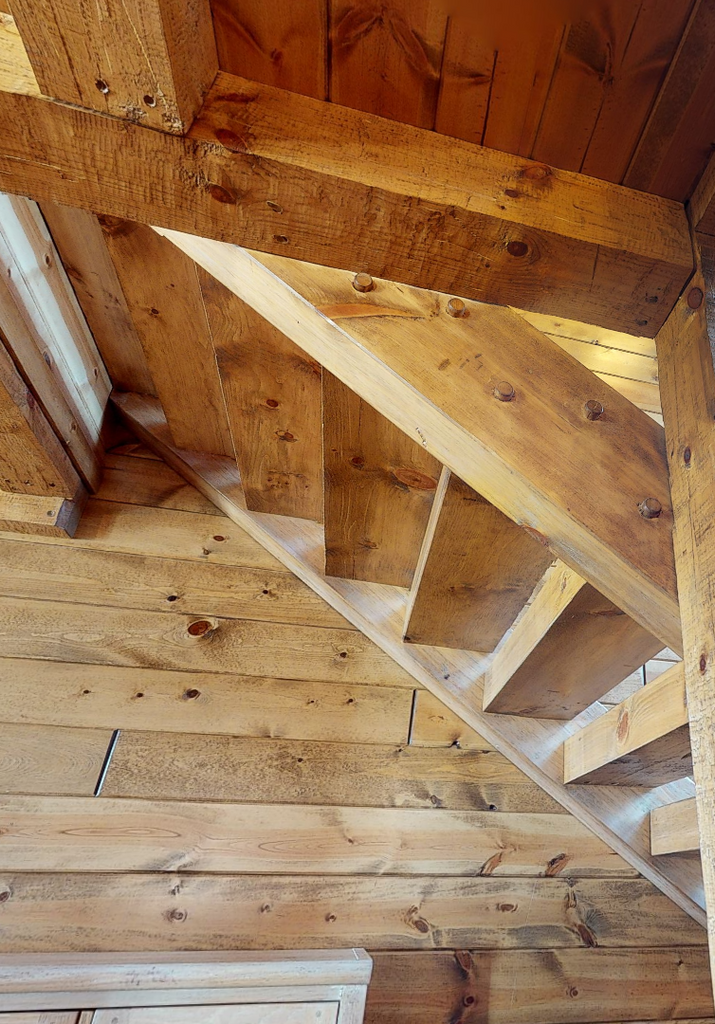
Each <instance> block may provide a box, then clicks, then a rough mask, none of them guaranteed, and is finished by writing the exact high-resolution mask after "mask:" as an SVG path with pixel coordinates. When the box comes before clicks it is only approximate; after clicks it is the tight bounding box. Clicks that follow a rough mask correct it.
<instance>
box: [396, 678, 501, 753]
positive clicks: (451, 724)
mask: <svg viewBox="0 0 715 1024" xmlns="http://www.w3.org/2000/svg"><path fill="white" fill-rule="evenodd" d="M410 743H411V744H412V745H413V746H416V747H457V748H458V749H460V750H492V749H493V747H492V745H491V744H490V743H488V742H487V741H486V740H485V739H484V737H483V736H480V735H479V733H478V732H475V730H474V729H470V728H469V726H468V725H465V723H464V722H463V721H462V719H461V718H460V717H459V716H458V715H455V713H454V712H453V711H450V709H449V708H448V707H447V706H446V704H443V703H442V701H441V700H439V699H438V698H437V697H435V695H434V694H433V693H430V691H429V690H416V691H415V706H414V713H413V715H412V731H411V733H410Z"/></svg>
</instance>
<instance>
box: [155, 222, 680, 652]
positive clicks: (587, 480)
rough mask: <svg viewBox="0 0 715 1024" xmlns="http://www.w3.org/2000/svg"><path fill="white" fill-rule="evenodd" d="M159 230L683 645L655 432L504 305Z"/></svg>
mask: <svg viewBox="0 0 715 1024" xmlns="http://www.w3.org/2000/svg"><path fill="white" fill-rule="evenodd" d="M159 233H160V234H164V235H165V236H166V237H168V238H169V239H170V240H171V241H173V242H174V243H175V244H176V245H178V246H179V248H181V249H182V250H183V251H184V252H185V253H186V254H187V255H188V256H190V257H191V258H192V259H194V260H195V261H196V262H197V263H199V264H200V266H202V267H203V268H204V270H206V271H207V272H208V273H209V274H212V275H213V276H214V277H216V278H217V279H218V280H219V281H221V283H222V284H224V285H225V286H226V287H227V288H228V289H229V290H230V291H233V292H234V293H235V294H236V295H238V296H239V298H240V299H242V300H243V301H244V302H246V303H248V305H250V306H252V307H253V308H254V309H255V310H256V312H258V313H259V314H260V315H261V316H263V317H264V318H265V319H266V320H268V321H269V322H270V323H272V324H273V326H274V327H276V328H277V329H278V330H279V331H282V332H283V333H284V334H285V335H287V336H288V337H289V338H291V340H292V341H294V342H295V343H296V344H297V345H298V346H299V347H300V348H302V349H303V350H304V351H305V352H307V353H308V355H309V356H311V357H312V358H313V359H314V360H315V361H316V362H318V363H319V364H320V365H321V366H323V367H324V368H325V369H326V370H328V371H329V372H330V373H332V374H334V375H335V376H336V377H338V378H339V379H340V380H341V381H342V382H343V383H344V384H345V385H347V387H349V388H350V389H351V390H353V391H355V392H356V393H357V394H358V395H359V396H360V397H361V398H362V399H363V400H364V401H366V402H367V403H368V404H370V405H372V406H373V407H374V408H375V409H377V410H378V412H380V413H381V414H382V415H383V416H385V417H387V419H389V420H390V421H391V422H392V423H394V424H395V426H397V427H399V428H400V430H403V431H404V432H405V433H406V434H407V435H408V436H409V437H412V438H414V439H415V440H416V441H417V442H418V443H419V444H421V445H422V446H423V447H424V448H425V449H426V451H428V452H429V453H430V454H431V455H433V456H434V457H435V458H437V459H438V460H439V461H440V462H441V463H442V464H443V465H446V466H447V467H448V468H449V469H450V470H452V472H454V473H455V474H456V475H457V476H458V477H459V478H460V479H461V480H464V482H465V483H467V484H468V485H469V486H470V487H472V488H473V489H474V490H475V491H477V492H478V493H479V494H481V495H483V496H484V497H485V498H486V500H487V501H489V502H491V504H493V505H495V506H496V507H497V508H498V509H500V510H501V511H502V512H504V513H505V515H507V516H509V518H511V519H513V520H514V521H515V522H517V523H518V524H519V525H521V526H523V527H525V528H526V529H527V530H529V531H530V533H531V535H532V536H533V537H535V538H536V539H537V540H539V541H540V542H541V543H543V544H545V545H546V546H547V547H549V548H550V549H551V551H552V552H553V553H554V554H555V555H557V556H558V557H559V558H561V559H562V560H563V561H564V562H566V563H567V564H568V565H570V566H571V568H573V569H575V570H576V572H578V573H579V574H580V575H581V576H583V578H584V579H586V580H587V581H588V582H589V583H591V584H592V585H593V586H594V587H595V588H596V589H597V590H598V591H599V592H600V593H602V594H604V595H605V596H606V597H608V598H609V600H611V601H612V602H613V603H614V604H615V605H616V606H617V607H618V608H620V609H622V610H623V611H624V612H626V613H627V614H628V615H630V616H631V617H632V618H634V619H635V620H636V621H637V622H639V623H640V625H641V626H643V628H644V629H646V630H647V631H648V632H650V633H652V634H653V635H654V636H656V637H658V639H659V640H662V641H663V643H664V644H665V645H667V646H669V647H672V648H674V649H675V650H679V649H680V648H681V644H682V638H681V630H680V615H679V610H678V601H677V591H676V584H675V565H674V555H673V543H672V533H671V531H672V515H671V511H670V492H669V484H668V470H667V462H666V454H665V439H664V434H663V428H662V427H661V426H660V425H659V424H658V423H656V422H654V421H653V420H652V419H651V418H650V417H649V416H648V415H647V414H646V413H644V412H642V411H641V410H640V409H638V408H636V406H634V405H632V404H631V402H629V401H628V400H627V399H626V398H624V397H623V396H622V395H620V394H618V392H616V391H614V390H613V389H612V388H610V387H609V386H608V385H607V384H605V383H604V382H603V381H601V380H599V378H598V377H596V375H595V374H594V373H592V372H591V371H590V370H588V369H586V367H584V366H583V365H582V364H581V363H579V362H578V361H577V360H576V359H575V358H574V357H573V356H571V355H569V354H568V353H567V352H564V351H563V349H561V348H560V347H559V346H558V345H557V344H556V343H555V342H553V341H551V339H549V338H547V337H546V336H545V335H543V334H541V332H540V331H538V330H536V328H534V327H532V326H531V325H530V324H528V323H527V322H526V320H525V319H524V318H523V317H521V316H519V315H518V314H517V313H515V312H513V311H512V310H510V309H506V308H505V307H503V306H490V305H485V304H482V303H471V302H463V301H461V300H460V302H459V303H457V304H455V303H454V302H452V301H451V300H450V299H449V296H447V295H444V294H440V293H438V292H432V291H423V290H420V289H416V288H408V287H406V286H404V285H397V284H393V283H392V282H390V281H378V280H374V279H373V288H372V289H371V290H370V291H368V292H366V293H361V292H358V291H356V290H355V288H354V287H353V286H352V280H351V275H350V274H348V273H346V272H345V271H342V270H331V269H328V268H325V267H319V266H315V265H313V264H307V263H300V262H298V261H296V260H290V259H285V258H284V257H279V256H266V255H261V254H258V253H250V252H248V251H246V250H245V249H239V248H238V247H237V246H231V245H226V244H225V243H221V242H215V241H211V240H207V239H201V238H196V237H194V236H191V235H185V234H179V233H177V232H170V231H165V230H161V229H159ZM450 311H451V313H452V314H454V313H458V314H459V315H457V316H455V315H450ZM589 402H591V403H595V404H596V406H597V407H598V408H599V409H600V410H601V414H600V415H599V416H598V417H597V418H595V419H593V418H589V415H588V413H589V409H590V408H591V407H588V408H587V403H589Z"/></svg>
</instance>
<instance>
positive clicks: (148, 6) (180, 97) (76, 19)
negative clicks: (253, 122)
mask: <svg viewBox="0 0 715 1024" xmlns="http://www.w3.org/2000/svg"><path fill="white" fill-rule="evenodd" d="M12 13H13V15H14V17H15V21H16V23H17V27H18V29H19V30H20V35H21V37H22V41H23V43H24V44H25V47H26V49H27V53H28V56H29V58H30V63H31V64H32V68H33V71H34V72H35V76H36V78H37V81H38V83H39V86H40V89H41V90H42V92H43V93H44V94H45V96H50V97H52V98H53V99H58V100H62V101H64V102H66V103H73V104H76V105H77V106H80V107H87V108H89V109H91V110H99V111H101V112H102V113H106V114H112V115H113V116H114V117H124V118H128V119H129V120H131V121H137V122H140V123H142V124H145V125H148V126H149V127H151V128H158V129H159V130H160V131H165V132H172V133H175V134H183V133H185V132H186V131H187V130H188V128H189V126H190V124H191V122H192V120H193V119H194V117H195V116H196V114H197V113H198V110H199V108H200V107H201V104H202V103H203V99H204V96H205V95H206V93H207V92H208V90H209V88H210V86H211V84H212V82H213V80H214V78H215V77H216V74H217V72H218V57H217V55H216V41H215V39H214V32H213V22H212V20H211V8H210V6H209V0H103V3H101V4H99V3H98V4H78V3H75V2H73V0H46V2H42V3H40V2H39V0H13V5H12Z"/></svg>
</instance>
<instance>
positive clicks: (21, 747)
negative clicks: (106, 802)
mask: <svg viewBox="0 0 715 1024" xmlns="http://www.w3.org/2000/svg"><path fill="white" fill-rule="evenodd" d="M2 681H3V684H4V686H5V687H7V686H11V685H12V675H9V676H8V675H6V674H5V673H4V672H3V676H2ZM111 738H112V731H111V729H64V728H57V729H55V728H52V727H50V726H44V725H10V724H7V723H4V724H3V725H2V728H0V792H2V793H49V794H56V795H59V796H92V794H93V793H94V789H95V786H96V785H97V781H98V779H99V773H100V771H101V770H102V764H103V762H104V756H105V754H106V751H107V747H108V746H109V741H110V739H111Z"/></svg>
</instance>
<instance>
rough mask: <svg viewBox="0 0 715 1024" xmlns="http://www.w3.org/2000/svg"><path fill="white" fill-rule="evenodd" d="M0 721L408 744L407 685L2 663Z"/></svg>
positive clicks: (409, 701)
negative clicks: (405, 686)
mask: <svg viewBox="0 0 715 1024" xmlns="http://www.w3.org/2000/svg"><path fill="white" fill-rule="evenodd" d="M0 679H1V680H3V681H7V682H8V683H9V682H10V681H12V685H6V686H5V687H4V690H3V702H2V707H1V708H0V721H2V722H14V723H17V724H22V723H26V724H33V725H63V726H77V727H81V728H84V729H105V728H108V729H131V730H148V731H155V732H178V733H209V734H211V733H213V734H219V735H229V736H253V737H272V738H274V739H279V738H280V739H300V740H326V741H334V742H336V743H347V744H350V743H378V744H381V743H406V742H407V733H408V729H409V723H410V713H411V708H412V699H413V695H412V693H411V691H409V690H407V689H404V688H402V687H390V686H354V685H346V684H343V683H337V682H334V681H333V682H329V683H319V682H315V681H307V680H285V679H269V678H254V677H251V676H227V675H220V674H213V673H207V672H192V673H190V674H187V673H185V672H170V671H168V670H166V669H156V668H115V667H113V666H109V665H77V664H68V663H65V662H52V661H33V660H30V659H24V658H10V659H0Z"/></svg>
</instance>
